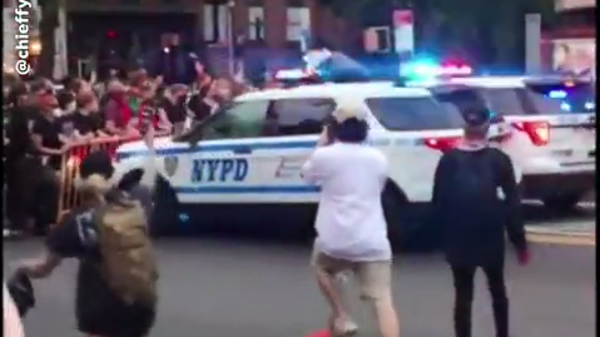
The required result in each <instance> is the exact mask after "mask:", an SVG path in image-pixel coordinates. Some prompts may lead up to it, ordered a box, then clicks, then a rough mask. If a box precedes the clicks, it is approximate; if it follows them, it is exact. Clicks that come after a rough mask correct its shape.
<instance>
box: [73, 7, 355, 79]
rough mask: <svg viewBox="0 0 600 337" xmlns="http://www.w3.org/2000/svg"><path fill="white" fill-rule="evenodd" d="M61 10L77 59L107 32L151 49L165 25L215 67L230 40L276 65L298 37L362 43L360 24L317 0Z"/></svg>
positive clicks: (289, 55)
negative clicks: (336, 13)
mask: <svg viewBox="0 0 600 337" xmlns="http://www.w3.org/2000/svg"><path fill="white" fill-rule="evenodd" d="M67 13H68V17H69V20H68V21H69V27H68V29H67V30H68V33H67V34H68V35H69V38H68V39H67V41H69V47H68V49H69V52H70V53H71V52H72V53H73V54H74V55H75V57H77V58H81V57H87V56H86V55H88V54H90V53H93V51H92V49H94V48H98V47H99V46H100V48H101V49H106V48H103V47H101V46H102V45H103V43H104V42H103V41H102V40H107V38H108V40H118V39H119V38H121V37H122V40H123V42H122V45H124V46H127V47H131V46H136V48H140V49H141V50H142V51H143V50H147V49H151V48H155V47H156V44H158V43H159V40H160V37H159V36H160V35H161V34H162V33H165V32H167V31H170V32H173V31H175V32H178V33H180V35H182V38H183V40H184V41H185V42H186V43H187V44H189V45H193V46H194V48H195V49H196V50H199V53H201V54H203V57H204V58H205V59H207V60H208V62H209V63H211V64H212V65H213V66H214V67H215V68H218V69H223V68H224V67H226V66H225V65H224V63H225V64H226V63H228V57H229V55H230V50H229V47H230V46H231V45H236V46H237V47H239V46H243V48H239V49H243V52H239V53H237V51H238V50H237V49H238V48H236V54H243V55H242V57H243V58H244V59H246V60H247V62H249V63H252V62H253V61H257V60H261V61H262V60H265V61H267V63H269V64H270V65H269V66H270V67H281V66H283V64H284V63H286V61H285V60H289V59H293V58H297V57H298V54H299V49H300V45H301V40H302V38H303V37H304V36H311V37H312V38H317V39H318V40H319V41H321V42H322V43H323V44H324V45H326V46H328V47H330V48H332V49H338V50H348V49H351V48H354V47H355V46H356V45H360V44H361V43H362V42H361V31H360V29H358V28H353V27H350V26H349V25H348V24H347V23H346V22H345V21H344V20H341V19H338V18H336V17H335V16H334V15H333V14H332V13H331V12H330V11H329V10H327V9H324V8H322V7H320V6H319V4H318V2H317V0H231V1H214V0H87V1H77V0H67ZM94 22H96V23H94ZM94 34H95V35H96V38H91V39H90V35H94ZM122 35H123V36H122ZM125 35H126V36H125ZM117 37H118V38H117ZM90 41H92V42H90ZM109 42H110V41H109ZM112 43H116V42H112ZM79 44H81V45H82V46H79ZM85 44H87V45H85ZM90 44H94V45H95V46H90ZM78 51H80V52H78ZM79 54H80V55H79Z"/></svg>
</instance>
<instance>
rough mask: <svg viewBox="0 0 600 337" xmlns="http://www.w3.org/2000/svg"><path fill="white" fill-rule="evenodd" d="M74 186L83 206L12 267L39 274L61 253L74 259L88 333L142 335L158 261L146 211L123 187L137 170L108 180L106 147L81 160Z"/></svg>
mask: <svg viewBox="0 0 600 337" xmlns="http://www.w3.org/2000/svg"><path fill="white" fill-rule="evenodd" d="M79 171H80V178H79V179H78V180H77V182H76V187H77V189H78V192H79V194H80V197H81V200H82V205H81V206H80V207H78V208H76V209H74V210H72V211H71V212H69V213H68V214H67V215H66V216H65V217H64V219H63V221H62V223H61V224H60V225H59V226H57V227H56V228H55V229H54V230H53V231H52V232H50V234H49V236H48V238H47V240H46V253H45V254H44V255H43V257H42V258H39V259H36V260H33V261H31V262H29V263H25V264H23V265H22V267H20V268H19V270H18V272H20V273H24V274H25V275H27V276H29V277H31V278H44V277H47V276H48V275H50V274H51V273H52V271H53V270H54V269H55V268H56V267H57V266H58V265H59V264H60V262H61V261H62V260H63V259H66V258H76V259H78V260H79V261H80V267H79V273H78V276H77V287H76V289H77V290H76V310H75V311H76V318H77V325H78V329H79V331H81V332H83V333H85V334H87V335H90V336H92V335H93V336H101V337H143V336H147V335H148V333H149V331H150V329H151V328H152V326H153V324H154V320H155V316H156V305H157V300H158V298H157V279H158V271H157V263H156V259H155V256H154V253H153V248H152V243H151V240H150V236H149V233H148V226H147V223H148V221H147V216H146V214H147V212H146V210H145V209H144V207H143V206H142V205H141V203H140V202H139V201H137V200H136V199H135V198H134V197H132V196H131V195H130V194H129V193H128V191H129V190H131V189H132V188H133V187H134V186H135V185H136V184H137V183H139V181H136V179H138V180H140V179H141V175H140V174H139V172H136V173H135V174H125V175H123V177H122V178H121V179H120V180H119V183H118V184H116V185H113V183H112V181H111V178H113V175H114V168H113V166H112V164H111V160H110V157H109V155H108V153H106V152H100V151H98V152H92V153H91V154H90V155H88V156H87V157H86V158H85V159H84V160H83V161H82V163H81V166H80V169H79Z"/></svg>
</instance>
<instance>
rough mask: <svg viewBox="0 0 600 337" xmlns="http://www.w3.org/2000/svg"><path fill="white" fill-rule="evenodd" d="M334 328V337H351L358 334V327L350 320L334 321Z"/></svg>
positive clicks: (337, 319) (338, 319)
mask: <svg viewBox="0 0 600 337" xmlns="http://www.w3.org/2000/svg"><path fill="white" fill-rule="evenodd" d="M332 328H333V332H332V337H351V336H356V334H357V333H358V325H356V323H354V322H353V321H352V320H350V319H348V318H340V317H338V318H336V319H334V320H333V326H332Z"/></svg>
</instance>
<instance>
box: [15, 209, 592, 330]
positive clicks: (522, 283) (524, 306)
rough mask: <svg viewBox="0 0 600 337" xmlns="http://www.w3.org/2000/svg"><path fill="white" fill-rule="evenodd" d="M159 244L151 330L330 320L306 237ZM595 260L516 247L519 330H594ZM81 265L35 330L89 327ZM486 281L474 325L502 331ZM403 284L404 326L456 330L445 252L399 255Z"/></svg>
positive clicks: (368, 325) (511, 283) (52, 292)
mask: <svg viewBox="0 0 600 337" xmlns="http://www.w3.org/2000/svg"><path fill="white" fill-rule="evenodd" d="M584 213H585V212H584ZM590 216H591V215H590V214H589V213H585V214H573V215H571V218H569V217H563V218H555V219H554V222H556V223H561V222H562V223H568V222H569V221H573V219H575V221H588V222H591V221H592V218H590ZM592 216H593V215H592ZM542 218H543V219H541V220H540V219H535V217H534V219H530V220H532V222H531V224H533V225H534V226H535V225H536V224H538V227H539V224H540V223H543V222H544V221H546V222H547V223H548V224H551V221H550V220H548V219H546V218H544V217H542ZM586 219H587V220H586ZM536 221H537V222H536ZM548 221H550V222H548ZM538 241H539V240H538ZM541 241H543V240H541ZM39 247H40V242H39V241H21V242H8V243H6V244H5V245H4V253H5V254H4V261H5V262H6V263H5V264H4V266H5V271H6V269H7V268H10V265H11V264H12V262H14V261H15V260H18V259H19V258H23V257H31V256H32V255H35V253H36V252H37V251H38V248H39ZM157 247H158V251H159V259H160V270H161V279H160V284H161V288H160V296H161V302H160V307H159V315H158V319H157V322H156V326H155V329H154V330H153V332H152V335H151V337H158V336H180V337H187V336H189V337H192V336H193V337H196V336H210V337H234V336H250V337H301V336H306V335H308V334H309V333H311V332H313V331H316V330H319V329H322V327H323V326H324V321H325V318H326V315H327V310H326V307H325V304H324V302H323V300H322V299H321V298H320V296H319V294H318V292H317V289H316V286H315V284H314V281H313V278H312V276H311V274H310V271H309V268H308V258H309V253H310V249H309V247H308V246H307V245H306V244H303V243H298V242H292V243H280V242H278V240H276V239H272V238H267V239H263V240H256V239H248V238H239V237H237V238H236V237H218V238H217V237H213V238H204V239H202V240H199V239H196V240H187V241H186V240H179V241H177V240H170V241H159V242H157ZM595 265H596V261H595V247H590V246H586V245H572V244H569V245H564V244H561V242H558V243H553V244H548V243H537V244H534V245H533V249H532V264H531V265H530V266H528V267H519V266H517V265H516V263H515V261H514V256H512V254H511V255H510V256H508V266H507V275H508V276H507V278H508V288H509V291H510V298H511V314H512V330H513V332H514V336H516V337H539V336H543V337H565V336H576V337H592V336H594V335H595V327H596V320H595V318H596V313H595V310H596V307H595V298H596V279H595V275H596V271H595V268H596V267H595ZM75 271H76V262H75V261H68V262H66V263H65V264H64V265H62V266H61V267H60V268H59V269H58V270H57V271H56V272H55V274H54V275H52V277H51V278H49V279H47V280H43V281H38V282H37V283H36V285H35V286H36V292H37V293H36V296H37V298H38V306H37V308H36V309H35V310H34V311H33V312H31V314H30V316H29V317H27V319H26V329H27V334H28V336H48V335H49V336H64V337H70V336H79V335H78V334H77V333H76V331H74V319H73V314H72V311H73V287H74V283H73V281H74V276H75ZM478 281H479V282H478V289H477V294H476V301H475V307H474V311H473V312H474V334H473V335H474V336H486V335H487V336H492V335H493V323H492V316H491V308H490V302H489V297H488V294H487V290H486V287H485V279H484V278H483V277H482V275H478ZM394 292H395V298H396V302H397V305H398V307H399V315H400V319H401V325H402V332H403V336H407V337H438V336H439V337H442V336H443V337H447V336H451V335H452V322H451V318H452V305H453V303H452V302H453V291H452V284H451V279H450V274H449V271H448V269H447V267H446V266H445V264H444V262H443V260H442V259H441V258H440V257H439V256H415V255H413V256H411V255H399V256H397V258H396V261H395V265H394ZM352 294H353V293H352V292H350V293H349V295H352ZM349 298H354V297H353V296H351V297H349ZM350 302H351V303H352V307H353V308H354V309H356V313H357V320H358V321H359V323H362V324H363V325H362V326H363V327H364V328H365V330H366V331H367V333H364V334H361V335H362V336H375V334H372V333H370V332H371V331H374V327H373V323H372V321H371V319H369V315H368V314H367V313H368V310H367V308H365V307H364V306H363V307H361V306H360V305H359V304H358V303H359V302H358V300H350Z"/></svg>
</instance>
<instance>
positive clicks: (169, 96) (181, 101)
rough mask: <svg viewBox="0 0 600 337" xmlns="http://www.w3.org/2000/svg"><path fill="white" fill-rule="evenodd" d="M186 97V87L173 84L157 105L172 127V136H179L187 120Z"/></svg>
mask: <svg viewBox="0 0 600 337" xmlns="http://www.w3.org/2000/svg"><path fill="white" fill-rule="evenodd" d="M187 95H188V87H187V86H186V85H184V84H174V85H172V86H170V87H169V88H167V90H165V94H164V97H163V98H162V99H161V101H160V104H159V108H160V109H161V110H163V111H164V113H165V115H166V116H167V119H168V120H169V122H170V123H171V125H173V133H174V135H180V134H181V133H182V132H183V128H184V124H185V120H186V118H187V111H186V99H187Z"/></svg>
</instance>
